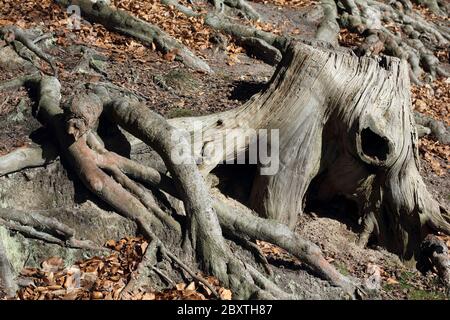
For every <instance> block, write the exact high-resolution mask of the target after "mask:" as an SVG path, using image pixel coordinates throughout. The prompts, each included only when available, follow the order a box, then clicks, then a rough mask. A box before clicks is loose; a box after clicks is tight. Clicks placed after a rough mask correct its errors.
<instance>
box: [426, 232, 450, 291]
mask: <svg viewBox="0 0 450 320" xmlns="http://www.w3.org/2000/svg"><path fill="white" fill-rule="evenodd" d="M421 249H422V257H421V261H419V265H420V267H419V268H420V269H422V271H425V272H426V271H428V270H430V269H433V268H435V269H436V271H437V274H438V275H439V277H440V279H441V281H442V282H443V283H444V285H445V286H446V287H447V290H448V292H449V293H450V256H449V252H448V248H447V245H446V244H445V242H444V241H442V240H441V239H439V238H438V237H437V236H435V235H428V236H427V237H426V238H425V240H424V242H423V243H422V246H421Z"/></svg>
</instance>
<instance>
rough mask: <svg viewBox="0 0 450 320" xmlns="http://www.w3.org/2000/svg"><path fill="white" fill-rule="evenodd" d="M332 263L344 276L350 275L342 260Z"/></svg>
mask: <svg viewBox="0 0 450 320" xmlns="http://www.w3.org/2000/svg"><path fill="white" fill-rule="evenodd" d="M333 265H334V267H335V268H336V269H337V270H338V271H339V272H340V273H341V274H343V275H344V276H350V272H349V271H348V269H347V267H346V266H345V264H343V263H342V262H339V261H334V262H333Z"/></svg>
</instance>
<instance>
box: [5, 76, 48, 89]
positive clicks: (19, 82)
mask: <svg viewBox="0 0 450 320" xmlns="http://www.w3.org/2000/svg"><path fill="white" fill-rule="evenodd" d="M40 80H41V76H40V75H39V74H38V73H34V74H30V75H25V76H22V77H18V78H15V79H13V80H9V81H4V82H2V83H0V91H3V90H12V89H17V88H20V87H23V86H25V85H26V84H27V83H30V82H31V83H38V82H39V81H40Z"/></svg>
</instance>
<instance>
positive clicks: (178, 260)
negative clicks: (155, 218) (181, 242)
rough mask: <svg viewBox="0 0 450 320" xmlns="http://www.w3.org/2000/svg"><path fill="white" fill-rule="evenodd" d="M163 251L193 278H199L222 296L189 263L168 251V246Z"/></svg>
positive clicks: (214, 293) (198, 279) (216, 295)
mask: <svg viewBox="0 0 450 320" xmlns="http://www.w3.org/2000/svg"><path fill="white" fill-rule="evenodd" d="M161 252H162V253H163V254H164V255H165V256H167V257H168V258H169V259H171V260H172V261H175V262H176V263H177V264H178V265H179V266H180V267H181V268H182V269H183V270H184V271H186V272H187V273H188V274H189V275H190V276H191V277H192V278H193V279H195V280H197V281H198V282H201V283H203V284H204V285H205V286H206V287H207V288H208V289H209V290H210V291H211V293H212V294H213V295H214V296H215V297H216V298H218V299H219V298H220V295H219V294H218V293H217V291H216V289H214V287H213V286H212V285H211V284H210V283H209V282H208V281H207V280H206V279H204V278H203V277H201V276H198V275H197V274H195V272H194V271H192V270H191V268H189V267H188V266H187V265H185V264H184V263H183V262H182V261H181V260H180V259H179V258H178V257H177V256H176V255H174V254H173V253H172V252H170V251H168V250H167V249H166V248H164V247H162V248H161Z"/></svg>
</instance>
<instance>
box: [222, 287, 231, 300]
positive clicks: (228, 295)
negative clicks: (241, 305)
mask: <svg viewBox="0 0 450 320" xmlns="http://www.w3.org/2000/svg"><path fill="white" fill-rule="evenodd" d="M219 295H220V298H221V299H222V300H231V298H232V293H231V290H228V289H225V288H220V289H219Z"/></svg>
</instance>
